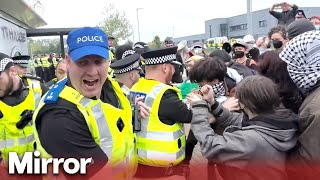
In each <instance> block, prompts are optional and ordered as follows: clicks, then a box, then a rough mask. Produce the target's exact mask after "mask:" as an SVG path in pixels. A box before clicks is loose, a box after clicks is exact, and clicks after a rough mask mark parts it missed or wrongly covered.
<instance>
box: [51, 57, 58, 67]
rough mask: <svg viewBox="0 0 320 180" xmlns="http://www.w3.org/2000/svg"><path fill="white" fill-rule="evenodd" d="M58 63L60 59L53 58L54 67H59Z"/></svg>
mask: <svg viewBox="0 0 320 180" xmlns="http://www.w3.org/2000/svg"><path fill="white" fill-rule="evenodd" d="M58 62H59V59H58V58H52V63H53V65H54V67H57V65H58Z"/></svg>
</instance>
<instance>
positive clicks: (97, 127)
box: [33, 79, 136, 178]
mask: <svg viewBox="0 0 320 180" xmlns="http://www.w3.org/2000/svg"><path fill="white" fill-rule="evenodd" d="M66 81H67V79H64V80H61V81H59V82H58V83H57V84H56V85H54V87H53V88H52V89H50V90H49V91H48V93H47V94H46V96H45V98H43V99H42V100H41V101H40V104H39V107H38V108H37V109H36V111H35V114H34V116H33V122H34V126H33V128H34V132H35V133H34V134H35V140H36V143H37V150H38V151H40V153H41V157H42V158H50V157H51V155H50V154H48V152H46V150H45V149H44V148H43V146H42V145H41V141H40V139H39V135H38V132H37V129H36V126H35V124H36V123H38V122H37V115H38V113H39V111H40V109H41V108H42V107H43V106H44V105H45V101H46V100H48V99H49V100H50V99H52V98H53V96H54V95H52V94H55V93H52V92H54V91H55V90H56V89H60V88H61V86H63V87H62V90H61V92H58V93H57V94H56V95H58V97H59V98H62V99H64V100H67V101H69V102H71V103H73V104H75V105H76V106H77V108H78V109H79V111H80V112H81V114H82V115H83V117H84V118H85V120H86V123H87V125H88V128H89V130H90V132H91V135H92V137H93V139H94V141H95V142H96V143H97V144H98V145H99V146H100V147H101V149H102V150H103V152H104V153H105V154H106V155H107V156H108V158H109V161H108V163H107V166H108V167H111V168H112V173H113V175H114V177H115V178H128V177H132V176H133V174H134V173H135V169H134V168H136V165H132V158H131V157H133V154H134V149H129V147H132V146H133V145H132V144H133V143H134V142H133V139H131V138H132V137H133V133H132V131H131V134H129V132H128V131H126V130H125V128H123V129H122V130H121V129H119V127H118V123H119V122H120V120H121V119H122V120H123V117H122V110H120V109H117V108H115V107H113V106H111V105H110V104H107V103H103V102H101V100H100V99H98V100H92V99H89V98H86V97H84V96H83V95H81V94H80V93H79V92H78V91H76V90H75V89H73V88H71V87H69V86H67V85H65V83H66ZM59 86H60V87H59ZM123 124H124V123H123ZM124 126H126V125H124ZM132 166H133V167H132ZM133 169H134V170H133Z"/></svg>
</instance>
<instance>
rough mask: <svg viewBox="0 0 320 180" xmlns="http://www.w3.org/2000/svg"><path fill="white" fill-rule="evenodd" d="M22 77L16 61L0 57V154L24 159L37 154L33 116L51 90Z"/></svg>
mask: <svg viewBox="0 0 320 180" xmlns="http://www.w3.org/2000/svg"><path fill="white" fill-rule="evenodd" d="M31 78H32V77H30V78H26V77H20V76H19V75H18V72H17V69H16V67H15V66H14V64H13V60H12V59H11V58H10V57H9V56H7V55H5V54H3V53H0V151H1V154H2V158H3V160H4V161H5V163H6V162H7V161H8V154H9V152H17V154H18V156H20V157H21V156H22V155H23V154H24V153H25V152H28V151H33V150H34V146H33V143H34V134H33V129H32V126H31V122H32V121H31V120H32V114H33V111H34V110H35V109H36V107H37V106H38V104H39V102H40V98H41V96H42V94H44V93H45V92H46V91H47V90H48V89H47V88H46V87H45V86H44V85H42V84H41V83H40V81H38V80H37V79H31Z"/></svg>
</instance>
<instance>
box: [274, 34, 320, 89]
mask: <svg viewBox="0 0 320 180" xmlns="http://www.w3.org/2000/svg"><path fill="white" fill-rule="evenodd" d="M279 56H280V58H281V59H282V60H283V61H285V62H286V63H287V69H288V72H289V74H290V77H291V79H292V80H293V81H294V83H295V84H296V85H297V86H298V87H299V88H302V89H305V90H307V91H308V90H311V89H312V88H313V87H314V86H315V85H316V84H317V82H318V81H319V80H320V31H308V32H305V33H303V34H301V35H299V36H297V37H295V38H294V39H292V40H290V41H289V42H288V44H287V45H286V46H285V48H284V49H283V51H282V52H281V53H280V55H279Z"/></svg>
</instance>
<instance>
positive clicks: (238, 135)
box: [191, 101, 298, 180]
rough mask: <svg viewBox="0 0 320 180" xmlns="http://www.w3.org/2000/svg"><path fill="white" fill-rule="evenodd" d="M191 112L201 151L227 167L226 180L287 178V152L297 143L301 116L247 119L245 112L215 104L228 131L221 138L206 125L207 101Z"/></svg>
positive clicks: (284, 114)
mask: <svg viewBox="0 0 320 180" xmlns="http://www.w3.org/2000/svg"><path fill="white" fill-rule="evenodd" d="M192 112H193V119H192V122H191V129H192V131H193V133H194V135H195V137H196V138H197V140H198V141H199V142H200V147H201V152H202V154H203V155H204V156H205V157H206V158H208V160H210V161H212V162H214V163H217V164H220V165H221V166H224V167H225V168H224V171H223V172H224V173H223V174H222V176H223V177H224V179H259V180H260V179H261V180H262V179H263V180H264V179H266V180H267V179H272V180H278V179H279V180H280V179H286V178H287V175H286V172H285V160H286V152H287V151H289V150H290V149H292V148H293V147H294V146H295V145H296V142H297V135H296V131H297V121H298V116H296V115H295V114H294V113H291V111H289V110H286V109H285V110H277V111H275V112H273V113H270V114H265V115H264V116H257V117H255V118H253V119H251V120H246V119H244V117H245V116H244V114H243V113H232V112H230V111H229V110H227V109H225V108H223V107H222V106H221V105H219V104H217V103H216V104H215V105H213V106H212V111H211V113H212V114H213V115H214V116H215V117H216V119H217V121H218V122H219V123H220V124H221V125H222V126H224V127H225V128H226V129H225V131H224V132H223V134H222V135H218V134H216V133H215V132H214V130H213V129H212V128H211V127H210V124H209V123H208V122H207V117H208V116H207V113H208V107H207V104H206V102H204V101H197V102H193V103H192ZM226 169H227V171H225V170H226ZM228 170H230V171H228ZM239 172H241V173H239ZM220 173H221V172H220Z"/></svg>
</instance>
